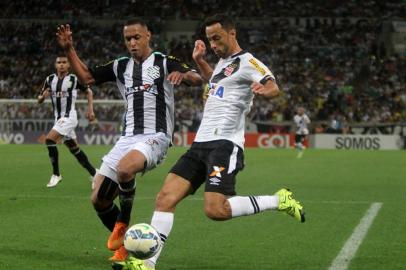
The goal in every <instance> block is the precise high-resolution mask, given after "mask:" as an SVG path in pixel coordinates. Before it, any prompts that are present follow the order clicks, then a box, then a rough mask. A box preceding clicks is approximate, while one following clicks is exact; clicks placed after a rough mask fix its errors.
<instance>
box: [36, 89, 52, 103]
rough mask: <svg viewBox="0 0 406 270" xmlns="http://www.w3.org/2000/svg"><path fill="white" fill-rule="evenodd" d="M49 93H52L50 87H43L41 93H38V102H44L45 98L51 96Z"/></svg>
mask: <svg viewBox="0 0 406 270" xmlns="http://www.w3.org/2000/svg"><path fill="white" fill-rule="evenodd" d="M49 95H50V91H49V88H47V89H42V90H41V93H40V94H39V95H38V97H37V100H38V103H39V104H41V103H42V102H44V100H45V99H46V98H47V97H49Z"/></svg>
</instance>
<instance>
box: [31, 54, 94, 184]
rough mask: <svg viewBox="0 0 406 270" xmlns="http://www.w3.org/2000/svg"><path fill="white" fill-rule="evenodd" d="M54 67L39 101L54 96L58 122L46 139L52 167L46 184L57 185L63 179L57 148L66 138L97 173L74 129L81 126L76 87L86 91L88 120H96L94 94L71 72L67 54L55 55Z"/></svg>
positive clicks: (74, 153)
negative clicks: (79, 123) (76, 106)
mask: <svg viewBox="0 0 406 270" xmlns="http://www.w3.org/2000/svg"><path fill="white" fill-rule="evenodd" d="M55 69H56V73H54V74H51V75H49V76H48V77H47V78H46V80H45V83H44V86H43V88H42V90H41V93H40V94H39V96H38V103H42V102H44V100H45V98H47V97H50V98H51V101H52V108H53V111H54V115H55V125H54V126H53V128H52V129H51V131H50V132H49V133H48V135H47V137H46V139H45V144H46V146H47V148H48V154H49V158H50V160H51V164H52V170H53V173H52V176H51V179H50V180H49V182H48V184H47V187H55V186H56V185H57V184H58V183H59V182H60V181H61V180H62V176H61V174H60V172H59V161H58V148H57V142H58V141H60V140H62V141H63V143H64V144H65V145H66V146H67V147H68V148H69V151H70V152H71V153H72V155H74V156H75V158H76V159H77V160H78V161H79V163H80V164H81V165H82V166H83V167H84V168H85V169H86V170H87V171H88V172H89V174H90V176H91V179H93V176H94V175H95V174H96V169H95V168H94V167H93V166H92V164H90V162H89V160H88V158H87V156H86V154H85V153H84V152H83V151H82V150H81V149H80V148H79V145H78V143H77V141H76V133H75V128H76V126H77V125H78V118H77V114H76V109H75V102H76V98H77V89H79V90H81V91H84V92H86V94H87V100H88V106H87V113H86V117H87V118H88V119H89V121H92V120H93V119H94V112H93V93H92V91H91V89H90V88H87V87H84V86H82V85H81V84H79V82H78V78H77V77H76V75H74V74H71V73H69V62H68V59H67V57H66V56H58V57H57V58H56V60H55Z"/></svg>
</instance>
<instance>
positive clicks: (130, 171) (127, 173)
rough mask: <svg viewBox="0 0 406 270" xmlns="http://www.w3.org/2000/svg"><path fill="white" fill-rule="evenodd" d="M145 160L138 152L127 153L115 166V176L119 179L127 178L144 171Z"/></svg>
mask: <svg viewBox="0 0 406 270" xmlns="http://www.w3.org/2000/svg"><path fill="white" fill-rule="evenodd" d="M146 162H147V158H146V157H145V156H144V154H143V153H141V152H140V151H138V150H131V151H130V152H128V153H127V154H126V155H125V156H124V157H123V158H121V159H120V161H119V162H118V164H117V174H118V176H119V178H129V177H132V176H133V175H135V174H136V173H137V172H142V171H144V168H145V167H146Z"/></svg>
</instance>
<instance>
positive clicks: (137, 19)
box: [124, 18, 148, 29]
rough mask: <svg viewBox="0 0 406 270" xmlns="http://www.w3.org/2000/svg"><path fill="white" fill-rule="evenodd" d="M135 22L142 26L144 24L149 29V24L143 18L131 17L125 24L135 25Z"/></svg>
mask: <svg viewBox="0 0 406 270" xmlns="http://www.w3.org/2000/svg"><path fill="white" fill-rule="evenodd" d="M134 24H139V25H141V26H143V27H145V28H147V29H148V26H147V24H146V23H145V21H144V20H142V19H139V18H131V19H128V20H127V21H126V22H125V23H124V26H128V25H134Z"/></svg>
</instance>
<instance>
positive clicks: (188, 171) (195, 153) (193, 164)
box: [169, 145, 206, 194]
mask: <svg viewBox="0 0 406 270" xmlns="http://www.w3.org/2000/svg"><path fill="white" fill-rule="evenodd" d="M204 155H205V150H203V149H200V148H197V147H195V146H194V145H192V147H191V148H190V149H189V150H188V151H187V152H186V153H185V154H183V155H182V156H181V157H180V158H179V159H178V161H177V162H176V164H175V165H173V167H172V168H171V170H170V174H169V175H171V174H173V175H177V176H179V177H180V178H181V179H185V180H187V181H188V182H190V185H191V189H192V190H191V194H194V193H195V192H196V190H198V189H199V187H200V186H201V185H202V184H203V183H204V182H205V179H206V164H205V162H204V161H203V159H202V157H204Z"/></svg>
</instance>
